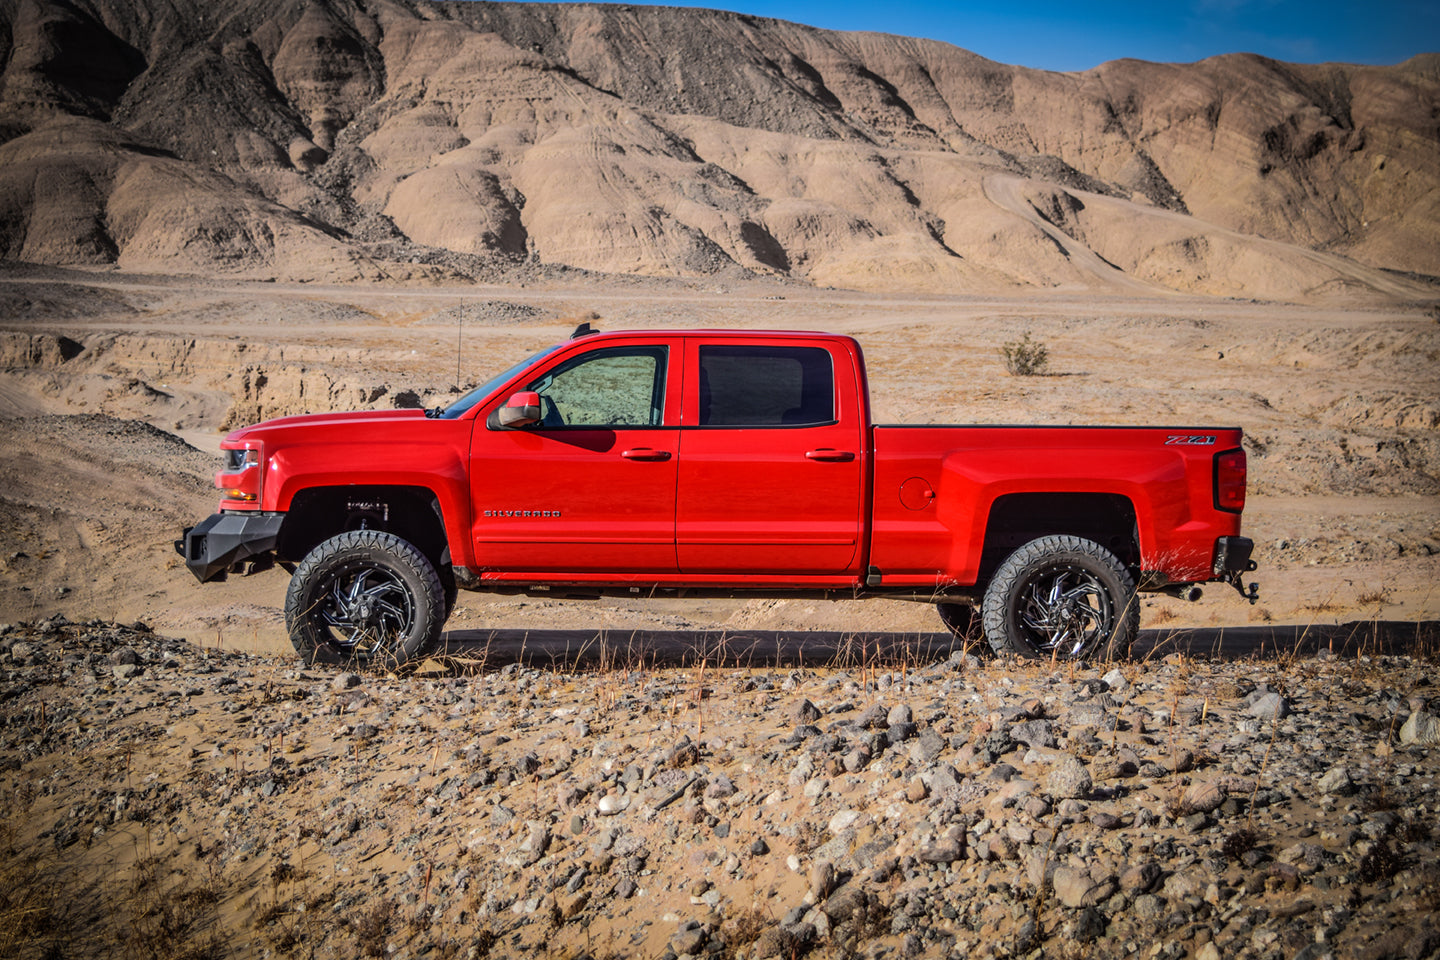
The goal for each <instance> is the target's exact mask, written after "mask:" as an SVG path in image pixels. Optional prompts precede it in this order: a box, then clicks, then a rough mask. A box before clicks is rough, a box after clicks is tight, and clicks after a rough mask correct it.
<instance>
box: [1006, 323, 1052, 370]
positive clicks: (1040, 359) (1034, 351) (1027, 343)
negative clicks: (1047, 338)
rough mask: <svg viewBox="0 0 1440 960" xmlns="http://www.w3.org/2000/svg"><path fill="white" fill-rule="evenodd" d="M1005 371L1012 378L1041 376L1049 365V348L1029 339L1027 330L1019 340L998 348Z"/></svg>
mask: <svg viewBox="0 0 1440 960" xmlns="http://www.w3.org/2000/svg"><path fill="white" fill-rule="evenodd" d="M1000 355H1001V356H1002V357H1004V358H1005V369H1006V370H1008V371H1009V372H1010V375H1011V376H1012V377H1038V376H1043V375H1044V373H1045V369H1046V367H1048V366H1049V364H1050V348H1049V347H1047V346H1045V344H1044V343H1043V342H1042V341H1039V340H1032V339H1030V333H1029V331H1028V330H1027V331H1026V332H1025V335H1024V336H1022V337H1021V338H1020V339H1019V340H1011V341H1010V342H1009V343H1007V344H1005V345H1004V346H1002V347H1001V348H1000Z"/></svg>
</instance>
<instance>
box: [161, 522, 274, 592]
mask: <svg viewBox="0 0 1440 960" xmlns="http://www.w3.org/2000/svg"><path fill="white" fill-rule="evenodd" d="M284 522H285V514H283V513H215V514H211V515H210V516H208V517H206V518H205V519H204V520H202V521H200V522H199V523H197V524H196V525H195V526H193V527H186V528H185V531H184V533H182V534H181V535H180V539H179V540H176V541H175V552H176V553H178V554H180V556H182V557H184V558H185V566H187V567H189V568H190V572H191V573H193V574H195V579H197V580H199V581H200V582H201V583H208V582H210V581H212V580H224V579H225V576H226V574H228V573H229V572H230V568H231V567H233V566H235V564H237V563H240V562H242V561H244V560H249V559H250V558H251V557H258V556H261V555H263V554H268V553H270V552H271V551H272V550H274V549H275V544H276V542H277V541H278V540H279V537H280V525H281V524H282V523H284Z"/></svg>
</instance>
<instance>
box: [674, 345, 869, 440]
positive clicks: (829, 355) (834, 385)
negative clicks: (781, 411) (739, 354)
mask: <svg viewBox="0 0 1440 960" xmlns="http://www.w3.org/2000/svg"><path fill="white" fill-rule="evenodd" d="M712 348H718V349H721V350H726V349H729V350H741V349H745V350H765V349H770V350H777V351H779V350H792V351H799V350H816V351H818V352H820V353H823V354H824V355H825V362H826V363H828V364H829V365H830V419H829V420H813V421H810V422H808V423H700V422H699V409H698V407H697V408H696V423H695V424H694V425H693V426H691V427H689V428H688V429H691V430H812V429H815V428H817V427H834V426H837V425H839V423H840V417H839V411H840V395H839V394H840V384H839V382H838V375H837V373H836V369H837V368H836V364H835V354H834V352H833V351H831V350H830V349H829V348H828V347H826V346H822V345H819V344H815V345H809V344H806V345H797V344H793V343H783V344H774V343H723V342H721V343H702V344H699V347H698V349H697V350H696V352H695V376H696V383H695V389H696V396H697V397H698V396H699V378H700V375H701V373H703V372H704V366H703V363H704V360H703V356H704V351H706V350H707V349H712ZM777 355H778V354H777Z"/></svg>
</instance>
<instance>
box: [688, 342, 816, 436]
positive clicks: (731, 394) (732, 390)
mask: <svg viewBox="0 0 1440 960" xmlns="http://www.w3.org/2000/svg"><path fill="white" fill-rule="evenodd" d="M834 422H835V372H834V366H833V364H832V363H831V362H830V352H829V351H828V350H824V349H822V348H820V347H778V346H777V347H769V346H725V345H710V346H702V347H701V348H700V425H701V426H702V427H781V426H786V427H789V426H813V425H816V424H826V423H834Z"/></svg>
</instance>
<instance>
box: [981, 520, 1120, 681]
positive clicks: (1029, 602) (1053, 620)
mask: <svg viewBox="0 0 1440 960" xmlns="http://www.w3.org/2000/svg"><path fill="white" fill-rule="evenodd" d="M981 620H982V622H983V624H984V628H985V638H986V639H987V640H988V641H990V646H991V647H992V648H994V650H995V652H996V653H1001V654H1004V653H1014V654H1018V655H1019V656H1022V657H1027V658H1031V659H1043V660H1050V659H1056V660H1091V659H1097V658H1098V659H1101V660H1112V659H1117V658H1120V657H1125V656H1128V655H1129V652H1130V647H1131V645H1132V644H1133V643H1134V642H1135V637H1136V636H1137V634H1138V633H1139V631H1140V605H1139V602H1138V601H1137V599H1136V595H1135V578H1134V577H1132V576H1131V575H1130V572H1129V571H1128V570H1127V569H1125V565H1124V564H1122V563H1121V562H1120V560H1119V559H1118V558H1117V557H1116V556H1115V554H1113V553H1111V552H1110V551H1109V550H1107V549H1105V548H1104V547H1102V546H1100V544H1098V543H1095V542H1094V541H1091V540H1085V539H1082V538H1080V537H1069V536H1053V537H1041V538H1039V539H1037V540H1031V541H1030V542H1029V543H1027V544H1025V545H1024V546H1022V547H1021V548H1020V549H1018V550H1016V551H1015V552H1014V553H1012V554H1010V556H1009V557H1008V558H1006V560H1005V562H1004V563H1002V564H1001V565H1000V567H999V569H997V570H996V571H995V576H994V578H993V579H992V580H991V581H990V585H989V587H987V588H986V590H985V598H984V602H983V603H982V604H981Z"/></svg>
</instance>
